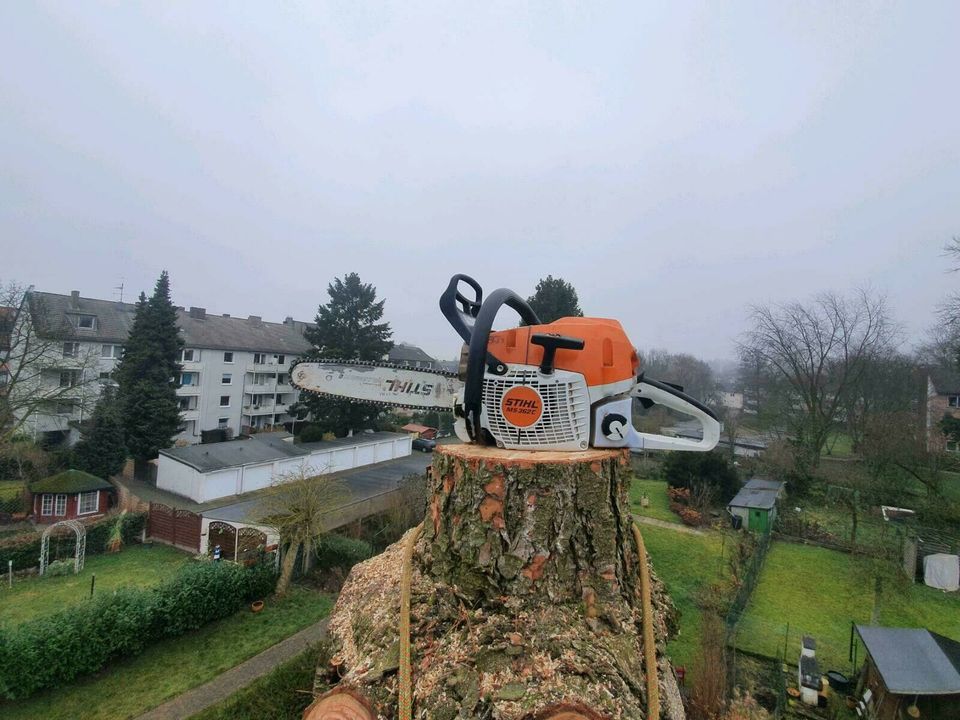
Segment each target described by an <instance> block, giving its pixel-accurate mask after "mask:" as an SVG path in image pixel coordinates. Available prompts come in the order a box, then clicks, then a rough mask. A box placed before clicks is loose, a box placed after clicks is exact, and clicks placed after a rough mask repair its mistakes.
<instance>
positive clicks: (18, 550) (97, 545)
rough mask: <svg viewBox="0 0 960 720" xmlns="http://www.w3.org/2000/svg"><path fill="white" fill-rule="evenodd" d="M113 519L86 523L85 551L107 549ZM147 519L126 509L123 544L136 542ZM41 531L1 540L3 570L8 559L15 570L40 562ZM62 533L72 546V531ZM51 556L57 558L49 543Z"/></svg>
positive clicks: (89, 553) (98, 551)
mask: <svg viewBox="0 0 960 720" xmlns="http://www.w3.org/2000/svg"><path fill="white" fill-rule="evenodd" d="M116 519H117V515H110V516H107V517H105V518H102V519H100V520H96V521H94V522H92V523H88V524H87V525H86V527H87V555H97V554H99V553H102V552H104V551H105V550H106V545H107V540H108V539H109V538H110V531H111V529H112V528H113V524H114V523H115V522H116ZM146 521H147V514H146V513H127V514H126V515H124V516H123V520H122V522H123V542H124V543H125V544H130V543H132V542H139V540H140V534H141V533H142V532H143V527H144V524H145V523H146ZM42 535H43V533H42V532H31V533H27V534H25V535H14V536H13V537H10V538H4V539H2V540H0V568H3V569H4V570H6V568H7V561H8V560H13V569H14V570H26V569H27V568H32V567H37V566H38V565H39V564H40V541H41V537H42ZM65 537H66V538H67V540H68V541H69V544H70V547H71V548H72V547H73V533H69V534H68V535H67V536H65ZM71 557H72V554H71ZM50 559H51V560H55V559H57V558H55V557H54V556H53V544H52V543H51V556H50Z"/></svg>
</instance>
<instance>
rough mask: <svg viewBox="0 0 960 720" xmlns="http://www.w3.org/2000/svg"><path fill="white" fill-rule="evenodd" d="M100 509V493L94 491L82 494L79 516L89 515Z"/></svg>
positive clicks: (78, 510)
mask: <svg viewBox="0 0 960 720" xmlns="http://www.w3.org/2000/svg"><path fill="white" fill-rule="evenodd" d="M99 509H100V491H99V490H92V491H90V492H82V493H80V503H79V507H78V508H77V515H89V514H90V513H95V512H96V511H97V510H99Z"/></svg>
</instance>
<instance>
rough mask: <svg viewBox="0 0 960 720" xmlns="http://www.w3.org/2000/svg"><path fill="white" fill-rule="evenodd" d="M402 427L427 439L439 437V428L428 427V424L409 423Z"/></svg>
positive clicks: (407, 431) (405, 430)
mask: <svg viewBox="0 0 960 720" xmlns="http://www.w3.org/2000/svg"><path fill="white" fill-rule="evenodd" d="M400 429H401V430H403V431H404V432H406V433H410V434H411V435H416V436H417V437H420V438H424V439H425V440H436V438H437V428H434V427H428V426H427V425H419V424H417V423H408V424H406V425H404V426H403V427H402V428H400Z"/></svg>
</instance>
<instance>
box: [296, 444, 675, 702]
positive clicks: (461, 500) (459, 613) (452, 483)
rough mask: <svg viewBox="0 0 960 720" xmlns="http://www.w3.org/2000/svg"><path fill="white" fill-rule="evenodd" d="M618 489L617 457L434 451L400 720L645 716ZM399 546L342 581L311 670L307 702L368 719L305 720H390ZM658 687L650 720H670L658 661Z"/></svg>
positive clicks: (663, 608) (661, 611)
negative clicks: (327, 648) (658, 701)
mask: <svg viewBox="0 0 960 720" xmlns="http://www.w3.org/2000/svg"><path fill="white" fill-rule="evenodd" d="M629 476H630V472H629V456H628V455H627V453H626V452H625V451H621V450H586V451H582V452H570V453H559V452H518V451H508V450H500V449H497V448H493V447H480V446H476V445H447V446H438V447H437V449H436V452H435V453H434V459H433V468H432V473H431V474H430V479H429V480H428V508H427V513H426V517H425V519H424V524H423V529H422V534H421V535H420V537H419V540H418V541H417V543H416V545H415V547H414V554H413V562H412V574H411V612H410V623H411V643H412V675H413V717H414V718H426V719H429V720H453V719H454V718H489V719H490V720H494V719H495V720H612V719H613V718H632V719H639V718H646V717H647V712H646V708H647V697H646V695H647V690H646V668H645V667H644V662H643V639H642V610H641V600H640V592H639V589H640V578H639V564H638V555H637V546H636V544H635V542H634V540H633V534H632V527H631V525H632V520H631V516H630V512H629V505H628V501H627V487H626V486H625V482H624V481H625V480H626V479H628V478H629ZM410 532H411V533H412V532H415V531H413V530H411V531H410ZM407 537H409V534H408V536H406V537H405V538H404V539H403V540H401V541H400V542H398V543H395V544H394V545H392V546H390V547H389V548H387V550H386V551H385V552H384V553H383V554H381V555H379V556H377V557H375V558H372V559H370V560H368V561H366V562H364V563H361V564H360V565H357V566H356V567H355V568H354V569H353V570H352V571H351V573H350V576H349V578H348V579H347V582H346V584H345V585H344V587H343V590H342V591H341V593H340V597H339V599H338V600H337V604H336V606H335V607H334V610H333V612H332V614H331V616H330V624H329V634H330V640H331V643H332V652H333V657H332V659H331V660H330V661H323V662H321V664H320V665H319V666H318V668H317V675H316V682H315V687H314V691H315V694H317V695H318V696H319V697H320V698H321V701H322V699H323V698H328V699H329V698H331V697H334V698H336V697H340V698H341V701H342V702H347V701H346V700H345V698H351V699H352V700H353V701H355V702H357V707H358V708H362V709H363V711H366V712H368V713H369V715H363V714H360V710H358V709H355V708H354V709H351V712H353V713H354V714H352V715H351V714H347V713H346V712H344V711H341V710H333V709H331V711H329V712H328V711H326V710H324V709H323V708H322V706H321V704H320V703H319V702H318V703H315V704H314V705H313V706H311V708H310V709H308V713H309V714H307V713H305V714H304V717H305V718H309V720H335V719H338V718H351V719H352V718H357V719H358V720H359V719H361V718H366V717H376V718H384V719H387V718H396V717H397V694H398V680H397V670H398V667H399V659H400V640H399V635H398V628H399V627H400V582H401V570H402V566H403V548H404V544H405V542H406V539H407ZM652 589H653V593H652V595H653V608H654V610H653V616H654V617H653V620H654V623H653V624H654V628H655V630H656V632H655V634H656V640H657V648H658V651H659V653H660V654H661V655H662V653H663V650H664V643H665V642H666V636H667V626H668V624H670V623H671V622H672V616H673V612H674V611H673V609H672V605H671V604H670V601H669V599H668V598H667V597H666V595H665V593H664V592H663V587H662V585H660V583H659V581H658V580H657V579H656V577H655V576H653V575H652ZM656 671H657V668H654V672H656ZM658 674H659V678H658V683H659V688H660V696H661V697H662V698H663V703H662V710H661V713H660V716H661V717H662V718H665V719H666V720H683V718H684V714H683V707H682V705H681V704H680V702H679V693H678V692H677V689H676V681H675V678H674V677H673V674H672V671H670V669H669V663H667V662H665V661H662V662H660V666H659V673H658ZM331 688H333V689H332V690H331ZM358 698H360V699H361V700H362V702H360V701H358V700H357V699H358ZM331 708H332V706H331ZM336 712H340V713H341V714H339V715H338V714H335V713H336Z"/></svg>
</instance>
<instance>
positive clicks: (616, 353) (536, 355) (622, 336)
mask: <svg viewBox="0 0 960 720" xmlns="http://www.w3.org/2000/svg"><path fill="white" fill-rule="evenodd" d="M535 333H553V334H556V335H566V336H569V337H574V338H580V339H581V340H583V349H582V350H557V354H556V357H555V360H554V367H555V368H557V369H558V370H569V371H571V372H576V373H580V374H581V375H583V376H584V378H586V381H587V385H588V386H589V387H594V386H597V385H608V384H610V383H614V382H620V381H622V380H628V379H632V378H636V376H637V373H638V371H639V369H640V360H639V358H637V351H636V350H635V349H634V347H633V344H632V343H631V342H630V340H629V339H628V338H627V334H626V333H625V332H624V331H623V326H621V325H620V323H619V322H617V321H616V320H608V319H606V318H583V317H565V318H560V319H559V320H555V321H554V322H552V323H548V324H546V325H528V326H527V327H518V328H512V329H510V330H497V331H495V332H492V333H490V340H489V342H488V343H487V350H488V351H489V352H490V353H491V354H492V355H493V356H494V357H496V358H497V359H498V360H500V362H504V363H507V364H509V365H539V364H540V362H541V361H542V360H543V348H542V347H541V346H540V345H534V344H533V343H531V342H530V338H531V336H532V335H533V334H535Z"/></svg>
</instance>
